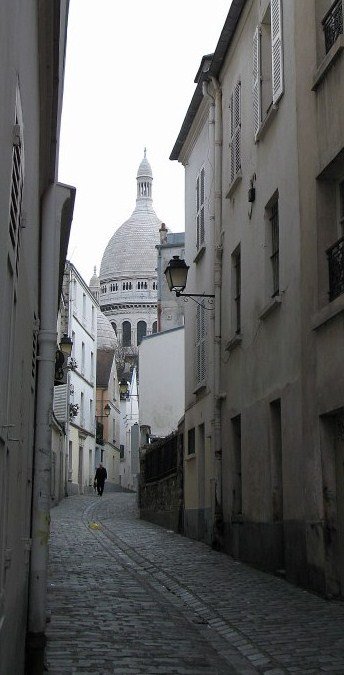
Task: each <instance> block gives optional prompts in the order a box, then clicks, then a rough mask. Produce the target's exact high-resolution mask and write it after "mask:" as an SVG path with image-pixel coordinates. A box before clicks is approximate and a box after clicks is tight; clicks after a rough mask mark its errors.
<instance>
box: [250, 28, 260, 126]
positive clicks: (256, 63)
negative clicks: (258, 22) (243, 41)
mask: <svg viewBox="0 0 344 675" xmlns="http://www.w3.org/2000/svg"><path fill="white" fill-rule="evenodd" d="M260 39H261V35H260V30H259V28H256V31H255V33H254V36H253V43H252V57H253V63H252V93H253V128H254V135H255V138H256V137H257V134H258V131H259V127H260V124H261V120H262V94H261V63H260Z"/></svg>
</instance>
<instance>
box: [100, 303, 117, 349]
mask: <svg viewBox="0 0 344 675" xmlns="http://www.w3.org/2000/svg"><path fill="white" fill-rule="evenodd" d="M116 348H117V337H116V333H115V331H114V329H113V328H112V326H111V323H110V321H109V319H108V318H107V317H106V316H105V314H103V313H102V312H100V311H98V312H97V349H100V350H101V351H103V352H108V351H115V350H116Z"/></svg>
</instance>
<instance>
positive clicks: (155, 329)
mask: <svg viewBox="0 0 344 675" xmlns="http://www.w3.org/2000/svg"><path fill="white" fill-rule="evenodd" d="M157 332H158V324H157V321H154V323H153V326H152V333H157Z"/></svg>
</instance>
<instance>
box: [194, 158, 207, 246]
mask: <svg viewBox="0 0 344 675" xmlns="http://www.w3.org/2000/svg"><path fill="white" fill-rule="evenodd" d="M204 195H205V171H204V167H203V168H202V169H201V171H200V173H199V175H198V176H197V180H196V247H197V249H199V248H200V247H201V246H202V245H203V244H204V229H205V228H204Z"/></svg>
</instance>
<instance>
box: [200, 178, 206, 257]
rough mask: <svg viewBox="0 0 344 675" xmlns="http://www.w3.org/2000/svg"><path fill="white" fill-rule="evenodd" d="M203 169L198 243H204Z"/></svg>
mask: <svg viewBox="0 0 344 675" xmlns="http://www.w3.org/2000/svg"><path fill="white" fill-rule="evenodd" d="M204 179H205V174H204V169H202V171H201V211H200V244H203V243H204Z"/></svg>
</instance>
